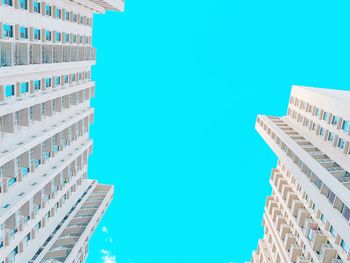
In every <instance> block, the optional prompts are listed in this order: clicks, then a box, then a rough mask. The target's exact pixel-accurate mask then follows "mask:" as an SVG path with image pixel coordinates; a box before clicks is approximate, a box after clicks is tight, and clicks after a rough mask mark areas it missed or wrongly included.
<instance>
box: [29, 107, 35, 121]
mask: <svg viewBox="0 0 350 263" xmlns="http://www.w3.org/2000/svg"><path fill="white" fill-rule="evenodd" d="M29 120H31V121H32V120H34V107H33V106H31V107H29Z"/></svg>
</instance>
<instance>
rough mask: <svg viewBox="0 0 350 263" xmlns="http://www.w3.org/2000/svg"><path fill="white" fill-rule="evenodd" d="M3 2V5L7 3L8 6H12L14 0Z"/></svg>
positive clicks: (3, 0)
mask: <svg viewBox="0 0 350 263" xmlns="http://www.w3.org/2000/svg"><path fill="white" fill-rule="evenodd" d="M2 4H3V5H7V6H12V5H13V3H12V0H2Z"/></svg>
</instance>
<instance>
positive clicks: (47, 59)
mask: <svg viewBox="0 0 350 263" xmlns="http://www.w3.org/2000/svg"><path fill="white" fill-rule="evenodd" d="M95 59H96V51H95V48H93V47H90V46H71V45H53V44H32V43H16V42H0V67H9V66H19V65H34V64H47V63H62V62H77V61H89V60H95Z"/></svg>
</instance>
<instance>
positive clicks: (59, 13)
mask: <svg viewBox="0 0 350 263" xmlns="http://www.w3.org/2000/svg"><path fill="white" fill-rule="evenodd" d="M61 14H62V11H61V9H60V8H58V7H56V18H61Z"/></svg>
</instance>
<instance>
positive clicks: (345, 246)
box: [340, 239, 349, 254]
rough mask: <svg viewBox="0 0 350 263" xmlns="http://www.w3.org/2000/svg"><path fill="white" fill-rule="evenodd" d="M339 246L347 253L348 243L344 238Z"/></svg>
mask: <svg viewBox="0 0 350 263" xmlns="http://www.w3.org/2000/svg"><path fill="white" fill-rule="evenodd" d="M340 247H341V248H342V249H343V251H344V252H345V253H346V254H347V253H348V252H349V245H348V244H346V242H345V241H344V239H342V240H341V241H340Z"/></svg>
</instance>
